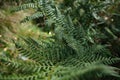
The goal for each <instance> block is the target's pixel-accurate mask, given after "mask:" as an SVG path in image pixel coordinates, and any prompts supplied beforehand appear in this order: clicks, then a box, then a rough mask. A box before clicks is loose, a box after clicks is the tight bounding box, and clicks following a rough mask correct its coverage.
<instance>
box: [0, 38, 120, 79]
mask: <svg viewBox="0 0 120 80" xmlns="http://www.w3.org/2000/svg"><path fill="white" fill-rule="evenodd" d="M23 39H24V41H25V45H23V44H18V43H15V44H16V47H17V49H18V50H19V52H20V54H22V56H26V55H27V54H30V55H27V57H28V59H30V60H32V62H27V61H24V60H22V59H18V60H10V59H2V58H1V59H2V64H4V65H6V68H9V69H10V70H11V71H13V70H14V72H11V73H12V74H11V75H8V76H5V75H4V76H1V77H0V79H2V80H11V79H16V80H17V79H22V80H27V79H28V80H37V79H41V80H45V79H47V80H52V79H53V80H54V79H55V80H59V79H60V80H61V79H62V80H71V79H72V80H77V79H82V80H84V79H85V80H88V79H89V78H94V77H95V76H96V77H100V76H101V77H102V75H103V74H104V75H111V76H117V77H118V76H119V75H118V74H117V73H116V72H115V71H114V70H115V69H117V68H113V67H109V66H105V65H107V64H112V63H115V62H117V61H119V60H120V59H119V58H112V57H104V56H102V55H97V54H95V52H94V51H93V50H89V52H90V53H88V52H87V48H81V50H82V49H84V50H83V52H82V53H80V55H78V53H76V52H75V51H74V49H72V48H71V47H68V45H65V44H64V45H63V44H58V42H54V43H53V42H49V43H46V42H42V44H39V43H38V42H37V41H35V40H33V39H32V38H27V39H25V38H23ZM45 44H46V45H45ZM20 45H21V47H20ZM22 45H23V46H22ZM82 47H83V46H82ZM95 47H96V46H95ZM25 48H27V50H28V52H26V51H24V50H26V49H25ZM89 49H90V48H89ZM91 49H92V48H91ZM40 50H42V51H43V52H41V51H40ZM38 52H39V53H38ZM33 54H34V56H31V55H33ZM35 56H36V58H35ZM37 56H38V57H37ZM36 59H38V60H36ZM101 64H104V65H101ZM109 71H110V72H109ZM89 73H90V74H92V75H90V76H88V74H89ZM4 74H6V73H4ZM94 74H95V75H94ZM24 75H26V76H25V77H24ZM98 75H99V76H98ZM22 76H23V77H22Z"/></svg>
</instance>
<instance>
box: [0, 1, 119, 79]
mask: <svg viewBox="0 0 120 80" xmlns="http://www.w3.org/2000/svg"><path fill="white" fill-rule="evenodd" d="M118 2H119V1H118ZM67 3H68V4H67ZM113 4H117V2H115V3H114V2H112V3H111V2H109V1H92V0H86V1H84V0H75V1H73V0H68V1H64V2H63V3H61V4H56V1H54V0H35V1H33V2H32V3H28V4H24V5H22V6H19V7H18V8H17V9H15V11H19V10H24V9H28V8H34V9H36V12H37V13H35V14H33V16H30V17H27V18H25V19H24V20H23V22H24V21H25V22H26V21H27V20H32V19H35V18H38V17H41V16H43V17H45V18H46V20H45V24H46V26H49V27H51V26H52V27H54V33H55V36H53V38H52V39H50V41H45V40H38V41H36V40H34V39H32V38H30V37H29V38H22V40H23V41H24V42H15V46H16V48H17V50H18V52H19V55H18V56H17V57H16V58H9V56H6V55H2V56H1V57H0V67H1V69H0V71H1V75H0V79H1V80H12V79H13V80H90V79H99V78H101V77H104V76H114V77H117V79H119V77H120V76H119V74H118V73H117V71H119V69H118V68H116V67H112V66H110V65H111V64H113V63H116V62H119V61H120V58H118V57H114V56H112V55H111V53H110V51H109V50H108V49H107V48H106V47H107V46H108V45H102V43H99V42H96V40H97V39H99V38H100V39H101V36H102V38H104V37H106V36H105V34H102V35H99V34H100V33H102V32H101V31H102V30H101V28H96V27H98V26H100V25H106V24H108V23H107V21H106V20H104V16H102V17H100V16H99V15H98V12H100V13H102V12H104V13H105V11H106V10H107V8H108V7H109V5H113ZM62 5H64V6H62ZM106 14H107V13H106ZM106 14H104V15H105V17H106ZM107 26H108V25H107ZM102 27H103V28H104V30H106V32H108V33H109V34H110V35H112V36H113V37H114V38H116V35H114V34H113V32H111V30H110V29H109V27H105V26H102ZM98 35H99V36H98ZM3 57H4V58H3Z"/></svg>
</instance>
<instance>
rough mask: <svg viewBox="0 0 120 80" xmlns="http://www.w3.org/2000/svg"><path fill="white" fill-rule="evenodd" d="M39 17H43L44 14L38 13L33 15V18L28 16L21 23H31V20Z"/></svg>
mask: <svg viewBox="0 0 120 80" xmlns="http://www.w3.org/2000/svg"><path fill="white" fill-rule="evenodd" d="M39 17H43V14H42V12H37V13H34V14H32V15H31V16H27V17H26V18H24V19H23V20H22V21H21V22H27V21H30V20H33V19H36V18H39Z"/></svg>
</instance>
